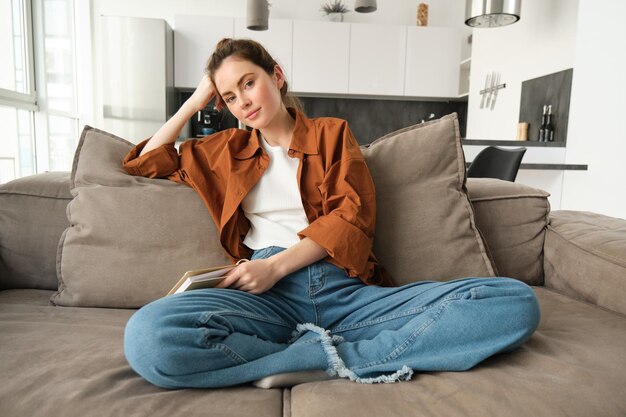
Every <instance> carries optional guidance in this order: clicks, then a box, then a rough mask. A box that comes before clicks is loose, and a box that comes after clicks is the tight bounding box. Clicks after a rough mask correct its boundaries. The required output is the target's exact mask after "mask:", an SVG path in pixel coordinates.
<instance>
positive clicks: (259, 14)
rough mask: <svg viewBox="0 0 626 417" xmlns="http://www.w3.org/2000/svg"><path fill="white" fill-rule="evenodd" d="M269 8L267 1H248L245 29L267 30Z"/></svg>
mask: <svg viewBox="0 0 626 417" xmlns="http://www.w3.org/2000/svg"><path fill="white" fill-rule="evenodd" d="M269 17H270V8H269V4H268V3H267V0H248V2H247V13H246V27H247V28H248V29H250V30H267V28H268V18H269Z"/></svg>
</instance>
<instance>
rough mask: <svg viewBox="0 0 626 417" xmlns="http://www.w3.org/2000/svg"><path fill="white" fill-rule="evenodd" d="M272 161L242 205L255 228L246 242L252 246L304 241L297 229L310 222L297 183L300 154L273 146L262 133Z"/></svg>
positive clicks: (299, 229) (284, 246)
mask: <svg viewBox="0 0 626 417" xmlns="http://www.w3.org/2000/svg"><path fill="white" fill-rule="evenodd" d="M259 138H260V142H261V146H263V148H264V149H265V150H266V151H267V154H268V155H269V158H270V162H269V165H268V166H267V169H266V171H265V172H264V173H263V176H262V177H261V179H260V180H259V182H258V183H257V184H256V185H255V186H254V187H253V188H252V190H251V191H250V193H248V195H247V196H246V197H245V198H244V199H243V201H242V203H241V207H242V209H243V212H244V214H245V216H246V217H247V218H248V220H250V224H251V228H250V230H249V231H248V234H247V235H246V238H245V239H244V241H243V243H244V245H246V246H247V247H249V248H250V249H262V248H266V247H268V246H280V247H283V248H288V247H290V246H293V245H294V244H296V243H298V242H299V241H300V238H299V237H298V235H297V233H298V232H299V231H301V230H302V229H304V228H306V227H307V226H308V225H309V220H308V219H307V217H306V213H305V212H304V208H303V206H302V198H301V196H300V189H299V188H298V183H297V172H298V164H299V163H300V160H299V159H298V158H291V157H289V155H288V154H287V150H286V149H284V148H282V147H280V146H270V145H269V144H268V143H267V141H266V140H265V138H263V137H262V136H261V135H259Z"/></svg>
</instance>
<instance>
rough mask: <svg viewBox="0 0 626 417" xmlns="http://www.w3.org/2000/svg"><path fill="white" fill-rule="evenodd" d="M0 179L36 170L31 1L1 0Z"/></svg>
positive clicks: (23, 174)
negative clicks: (0, 130) (0, 133)
mask: <svg viewBox="0 0 626 417" xmlns="http://www.w3.org/2000/svg"><path fill="white" fill-rule="evenodd" d="M0 50H2V51H6V53H3V57H2V58H3V61H4V62H3V64H2V65H0V126H2V127H3V132H2V142H1V143H2V146H0V183H4V182H7V181H10V180H12V179H15V178H18V177H22V176H25V175H31V174H33V173H35V172H36V164H35V152H34V132H33V112H34V111H35V110H37V101H36V94H35V90H34V71H33V48H32V20H31V10H30V2H27V1H24V0H0Z"/></svg>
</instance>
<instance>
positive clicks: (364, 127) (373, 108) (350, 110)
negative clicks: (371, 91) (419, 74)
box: [178, 91, 467, 145]
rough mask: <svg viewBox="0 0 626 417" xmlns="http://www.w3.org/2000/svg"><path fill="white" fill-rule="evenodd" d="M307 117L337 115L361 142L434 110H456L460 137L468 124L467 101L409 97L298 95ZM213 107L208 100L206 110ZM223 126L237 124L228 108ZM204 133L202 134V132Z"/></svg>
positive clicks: (437, 114)
mask: <svg viewBox="0 0 626 417" xmlns="http://www.w3.org/2000/svg"><path fill="white" fill-rule="evenodd" d="M191 94H192V93H191V92H189V91H181V92H179V96H178V99H179V103H180V104H181V105H182V103H184V102H185V100H187V99H188V98H189V97H190V96H191ZM299 98H300V100H301V101H302V104H303V106H304V112H305V113H306V115H307V117H338V118H340V119H345V120H347V121H348V123H349V124H350V129H351V130H352V133H353V134H354V136H355V137H356V139H357V141H358V142H359V143H360V144H361V145H365V144H368V143H371V142H373V141H374V140H376V139H378V138H379V137H381V136H384V135H386V134H387V133H390V132H393V131H396V130H398V129H402V128H405V127H407V126H412V125H414V124H416V123H420V122H421V121H422V120H424V121H427V120H429V117H430V115H431V114H434V117H433V118H434V119H438V118H440V117H442V116H445V115H446V114H450V113H454V112H456V113H457V114H458V116H459V130H460V132H461V137H463V138H464V137H465V129H466V126H467V101H407V100H382V99H378V100H377V99H364V98H322V97H299ZM211 107H212V103H209V105H208V106H207V110H209V109H210V108H211ZM221 122H222V123H221V128H222V129H226V128H229V127H237V119H235V118H234V117H233V116H232V115H231V114H230V112H229V111H228V110H227V109H224V110H223V111H222V112H221ZM199 127H201V126H200V124H198V123H197V118H196V116H195V115H194V117H192V119H191V132H190V136H191V137H195V135H196V134H199V133H200V132H199V131H198V129H199ZM200 136H202V135H200Z"/></svg>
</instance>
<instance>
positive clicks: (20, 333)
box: [0, 290, 283, 417]
mask: <svg viewBox="0 0 626 417" xmlns="http://www.w3.org/2000/svg"><path fill="white" fill-rule="evenodd" d="M51 294H52V291H36V290H10V291H2V292H0V358H1V359H0V416H3V417H18V416H19V417H22V416H29V417H37V416H42V417H43V416H45V417H48V416H59V415H62V416H65V417H71V416H77V417H84V416H167V417H170V416H185V417H192V416H197V417H200V416H203V417H204V416H207V415H219V416H224V417H226V416H255V417H256V416H268V417H274V416H281V415H282V413H283V404H282V391H281V390H264V389H258V388H253V387H249V386H246V387H236V388H229V389H219V390H191V389H189V390H179V391H168V390H163V389H160V388H158V387H156V386H154V385H151V384H149V383H148V382H146V381H145V380H144V379H143V378H141V377H140V376H139V375H137V374H135V373H134V372H133V371H132V370H131V368H130V367H129V365H128V364H127V362H126V360H125V359H124V354H123V344H122V340H123V334H124V325H125V324H126V321H127V320H128V318H129V317H130V316H131V314H132V313H133V310H122V309H104V308H75V307H54V306H50V305H47V304H48V300H49V298H50V295H51Z"/></svg>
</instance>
